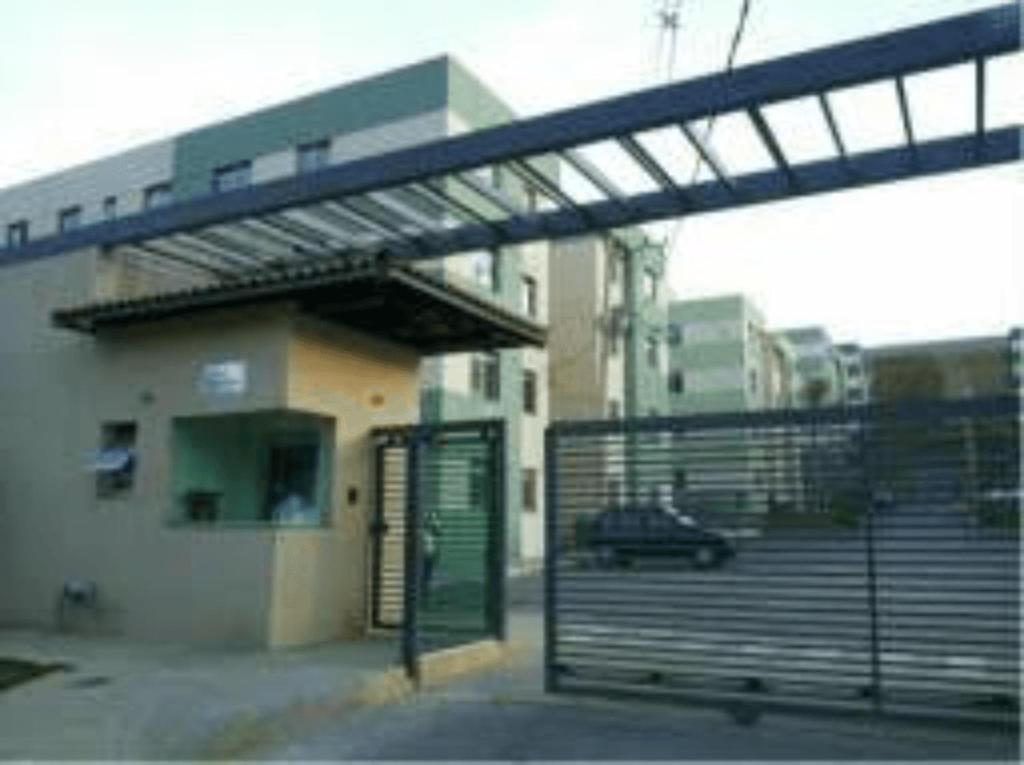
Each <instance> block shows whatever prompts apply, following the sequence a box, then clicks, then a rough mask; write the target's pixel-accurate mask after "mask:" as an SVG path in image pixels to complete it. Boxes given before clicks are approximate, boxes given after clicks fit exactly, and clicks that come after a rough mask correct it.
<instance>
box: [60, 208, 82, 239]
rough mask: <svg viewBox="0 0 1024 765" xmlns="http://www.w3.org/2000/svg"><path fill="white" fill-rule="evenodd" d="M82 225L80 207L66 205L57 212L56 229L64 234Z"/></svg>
mask: <svg viewBox="0 0 1024 765" xmlns="http://www.w3.org/2000/svg"><path fill="white" fill-rule="evenodd" d="M81 225H82V208H81V207H78V206H75V207H68V208H65V209H64V210H61V211H60V212H59V213H58V214H57V231H59V232H60V233H62V234H66V233H68V232H69V231H74V230H75V229H76V228H78V227H79V226H81Z"/></svg>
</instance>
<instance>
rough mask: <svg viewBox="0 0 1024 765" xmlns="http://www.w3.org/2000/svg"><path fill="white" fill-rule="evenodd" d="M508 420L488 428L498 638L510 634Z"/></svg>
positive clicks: (493, 625)
mask: <svg viewBox="0 0 1024 765" xmlns="http://www.w3.org/2000/svg"><path fill="white" fill-rule="evenodd" d="M506 427H507V426H506V424H505V421H504V420H502V421H501V422H500V423H497V424H496V425H495V426H493V427H489V428H488V429H487V446H488V450H489V451H490V463H491V475H492V476H493V481H492V486H491V496H492V497H493V501H492V502H491V507H490V518H489V519H488V525H489V526H490V528H489V533H488V535H487V537H488V539H487V543H488V549H487V581H488V585H489V586H488V588H487V596H488V598H487V600H488V616H489V619H488V622H489V624H488V627H489V629H490V632H491V634H492V635H493V636H494V637H495V638H496V639H498V640H505V638H506V637H507V635H506V633H507V615H506V613H505V577H506V573H507V571H506V568H507V565H508V541H507V534H506V528H507V521H508V519H507V518H506V505H505V496H506V489H507V486H506V480H507V479H506V476H507V474H506V470H505V438H506V435H505V430H506Z"/></svg>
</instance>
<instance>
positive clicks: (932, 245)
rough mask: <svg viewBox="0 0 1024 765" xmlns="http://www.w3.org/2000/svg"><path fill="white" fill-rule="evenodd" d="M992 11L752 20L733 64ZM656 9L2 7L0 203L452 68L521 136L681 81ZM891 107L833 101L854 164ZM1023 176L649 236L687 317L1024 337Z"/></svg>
mask: <svg viewBox="0 0 1024 765" xmlns="http://www.w3.org/2000/svg"><path fill="white" fill-rule="evenodd" d="M740 3H741V0H683V3H682V11H681V24H680V30H679V36H678V42H677V57H676V62H675V66H674V71H673V72H672V76H673V77H674V78H675V79H685V78H688V77H692V76H695V75H698V74H703V73H707V72H713V71H718V70H720V69H721V67H722V66H723V65H724V62H725V58H726V54H727V51H728V46H729V42H730V39H731V37H732V34H733V30H734V27H735V24H736V21H737V17H738V11H739V8H740ZM992 4H993V3H992V2H991V0H985V1H979V0H871V2H854V0H829V1H826V0H752V6H751V12H750V16H749V19H748V24H747V30H746V34H745V36H744V38H743V42H742V45H741V47H740V50H739V57H738V63H739V64H741V65H742V64H745V63H751V62H756V61H759V60H763V59H767V58H772V57H775V56H779V55H785V54H788V53H793V52H797V51H800V50H805V49H808V48H813V47H818V46H821V45H826V44H831V43H834V42H839V41H842V40H848V39H855V38H858V37H863V36H866V35H870V34H875V33H879V32H884V31H887V30H890V29H895V28H898V27H901V26H908V25H913V24H917V23H923V22H926V21H929V20H932V19H935V18H941V17H944V16H949V15H955V14H957V13H964V12H969V11H973V10H978V9H980V8H985V7H989V6H991V5H992ZM659 5H660V2H658V0H516V1H515V2H480V1H479V0H431V1H430V2H424V1H423V0H382V1H381V2H376V3H367V2H365V1H360V2H355V1H354V0H291V1H290V2H288V3H282V2H280V1H279V0H247V1H245V2H242V1H241V0H89V2H81V0H31V1H30V0H4V27H5V29H6V30H7V34H6V35H5V43H4V45H3V46H2V47H0V103H2V104H3V110H2V111H0V188H3V187H5V186H9V185H12V184H15V183H18V182H20V181H23V180H27V179H29V178H32V177H35V176H38V175H41V174H44V173H48V172H52V171H55V170H59V169H62V168H64V167H68V166H71V165H74V164H78V163H81V162H84V161H88V160H91V159H94V158H97V157H100V156H103V155H105V154H110V153H114V152H117V151H121V150H123V149H126V148H128V147H131V146H134V145H138V144H140V143H145V142H146V141H150V140H155V139H159V138H163V137H166V136H167V135H170V134H174V133H178V132H181V131H184V130H187V129H190V128H193V127H197V126H200V125H203V124H206V123H209V122H213V121H217V120H221V119H225V118H227V117H231V116H234V115H237V114H242V113H245V112H247V111H251V110H253V109H256V108H260V107H262V106H266V105H269V104H273V103H277V102H280V101H284V100H289V99H291V98H294V97H296V96H298V95H302V94H305V93H309V92H313V91H316V90H320V89H323V88H328V87H332V86H334V85H338V84H340V83H343V82H345V81H348V80H351V79H355V78H358V77H362V76H366V75H370V74H373V73H376V72H379V71H382V70H386V69H389V68H394V67H397V66H401V65H404V64H407V63H411V62H414V61H418V60H422V59H425V58H428V57H431V56H434V55H437V54H440V53H445V52H447V53H452V54H454V55H455V56H456V57H458V58H459V59H460V60H461V61H462V62H463V63H464V64H466V65H467V66H468V67H469V68H470V69H472V70H473V71H475V72H476V73H477V74H478V75H479V76H480V77H481V78H482V79H483V80H484V81H485V82H486V83H488V84H489V85H490V86H491V87H492V88H494V89H495V90H496V91H497V92H498V93H499V94H501V95H502V97H503V98H505V100H506V101H508V102H509V103H510V104H511V105H512V106H513V107H514V108H515V109H516V111H517V112H518V113H519V114H521V115H523V116H530V115H535V114H540V113H544V112H547V111H551V110H555V109H559V108H564V107H567V106H572V105H576V104H580V103H584V102H587V101H593V100H597V99H600V98H606V97H609V96H613V95H617V94H620V93H623V92H628V91H631V90H636V89H639V88H645V87H650V86H653V85H656V84H659V83H660V82H663V81H664V80H665V78H666V77H667V76H668V75H669V73H668V71H667V69H668V67H667V66H666V64H665V59H664V57H663V58H662V59H661V60H660V61H659V59H658V57H657V55H656V54H657V52H658V40H659V31H658V26H657V20H656V14H655V11H656V9H657V7H658V6H659ZM12 32H13V33H12ZM662 50H663V51H664V47H663V48H662ZM1017 66H1018V68H1017V69H1016V70H1012V69H1011V68H1009V67H1008V66H1002V67H1001V68H1000V69H999V71H997V72H993V85H992V87H993V101H994V109H995V112H996V113H994V115H993V116H994V118H996V117H997V118H998V119H999V120H1000V121H1002V122H1011V121H1012V122H1016V123H1019V122H1021V114H1022V113H1024V108H1021V103H1020V101H1021V100H1022V98H1024V97H1022V96H1021V95H1020V93H1021V92H1022V91H1024V89H1021V88H1020V87H1019V82H1020V81H1022V80H1024V77H1022V76H1021V74H1022V71H1021V69H1020V67H1019V63H1018V65H1017ZM1013 71H1016V72H1017V79H1016V80H1014V79H1013ZM969 82H970V80H969V72H966V71H964V72H960V73H959V74H957V73H956V72H951V73H950V75H948V76H946V79H941V78H939V79H935V80H934V81H931V80H927V78H922V80H921V81H920V82H917V81H912V82H911V84H910V86H909V87H910V90H911V101H912V103H914V105H915V116H918V115H919V118H920V119H921V125H920V126H919V127H920V130H921V132H922V133H923V134H925V136H926V137H927V136H928V135H930V134H932V133H934V135H936V136H937V135H939V134H941V133H942V131H943V130H946V132H949V130H948V127H949V126H950V125H953V126H957V125H959V124H963V125H967V124H969V120H970V111H969V109H970V104H971V99H972V97H973V96H972V92H971V90H970V88H969ZM1014 82H1015V83H1016V88H1013V86H1011V85H1008V83H1014ZM997 85H998V86H997ZM895 103H896V102H895V97H894V95H893V93H892V92H891V90H887V91H884V92H879V91H878V90H877V89H875V90H874V91H872V89H871V88H866V89H863V91H862V92H857V93H850V94H843V95H842V97H837V105H836V108H837V110H838V111H840V119H841V121H842V122H843V123H844V128H846V127H847V126H849V128H848V129H849V130H850V131H851V134H850V141H851V143H852V144H853V146H854V148H858V147H859V148H865V149H866V148H870V147H871V146H874V145H879V144H882V143H885V142H886V140H889V139H891V138H892V137H893V136H894V135H896V133H897V132H898V129H899V123H898V121H897V120H898V112H897V111H896V106H895ZM792 112H793V113H791V114H788V115H787V114H785V113H781V112H780V113H778V114H776V115H773V114H771V113H770V114H769V117H770V118H773V120H777V121H778V123H779V125H780V127H783V126H785V127H787V128H788V129H787V130H780V134H781V136H782V138H783V139H785V140H784V143H787V149H788V150H790V151H791V152H792V153H793V156H794V157H795V158H797V159H799V158H802V157H803V158H808V159H810V158H813V157H815V156H817V155H818V152H819V151H820V147H821V141H822V140H823V139H822V136H821V135H820V125H818V133H819V134H818V135H815V130H814V129H813V128H814V125H815V124H817V123H814V121H813V120H812V119H810V118H805V117H806V113H804V114H803V115H801V113H800V109H799V108H796V107H794V109H793V110H792ZM787 118H788V119H787ZM773 124H776V123H775V122H774V121H773ZM741 127H742V126H736V125H731V124H727V123H722V124H720V126H719V127H718V128H716V133H715V139H714V140H715V141H716V142H717V143H716V145H717V146H718V147H719V149H720V150H721V151H722V152H723V153H724V154H725V155H726V159H727V160H728V161H729V162H730V165H731V166H732V167H733V169H734V170H744V169H755V168H756V167H758V166H760V163H763V161H764V158H763V157H758V156H757V152H755V151H754V150H753V148H750V149H748V148H746V144H745V143H744V140H743V138H744V136H743V135H742V130H740V128H741ZM744 129H745V128H744ZM748 143H749V142H748ZM1022 172H1024V171H1022V169H1021V168H1020V167H1019V166H1007V167H1003V168H998V169H990V170H983V171H973V172H970V173H959V174H955V175H952V176H947V177H943V178H939V179H928V180H923V181H914V182H909V183H903V184H893V185H890V186H886V187H874V188H871V189H867V190H860V191H854V192H844V193H841V194H831V195H825V196H820V197H816V198H813V199H807V200H798V201H789V202H783V203H776V204H772V205H767V206H762V207H758V208H751V209H747V210H742V211H731V212H727V213H716V214H713V215H708V216H701V217H694V218H690V219H687V220H684V221H682V222H681V223H679V224H671V225H657V226H652V227H650V228H649V231H650V232H651V233H652V235H655V236H658V237H666V238H672V240H673V241H674V243H675V247H674V250H673V253H672V255H671V259H670V265H669V283H670V285H671V288H672V289H673V291H674V292H675V293H676V294H677V295H678V296H680V297H684V298H685V297H699V296H705V295H713V294H720V293H727V292H744V293H746V294H748V295H749V296H750V297H751V298H752V299H753V300H754V301H755V302H756V303H757V304H758V305H759V306H760V308H761V309H762V311H763V312H764V313H765V315H766V317H767V319H768V322H769V324H770V325H772V326H775V327H785V326H795V325H806V324H820V325H824V326H825V327H827V328H828V329H829V330H830V331H831V333H832V334H833V336H834V337H835V338H836V339H837V340H844V341H846V340H849V341H859V342H862V343H865V344H868V345H875V344H883V343H892V342H906V341H915V340H922V339H929V338H936V337H950V336H957V337H960V336H969V335H980V334H997V333H998V334H1002V333H1005V332H1006V331H1007V327H1008V325H1010V324H1011V323H1024V286H1022V285H1024V263H1022V256H1024V238H1022V236H1021V226H1022V224H1021V222H1020V219H1021V218H1022V217H1024V216H1021V215H1020V210H1021V203H1022V202H1024V199H1022V195H1021V189H1022V185H1021V183H1020V181H1021V179H1022ZM627 185H628V183H627Z"/></svg>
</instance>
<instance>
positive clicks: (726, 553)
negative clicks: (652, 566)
mask: <svg viewBox="0 0 1024 765" xmlns="http://www.w3.org/2000/svg"><path fill="white" fill-rule="evenodd" d="M588 542H589V545H590V548H591V550H592V551H593V554H594V559H595V561H596V563H597V564H598V565H599V566H602V567H604V568H610V567H612V566H617V565H618V566H625V565H629V564H630V563H632V562H633V561H634V560H637V559H640V558H663V559H664V558H686V559H688V560H689V561H690V562H692V563H693V565H694V566H696V567H697V568H715V567H717V566H720V565H721V564H722V563H724V562H725V561H726V560H728V559H729V558H731V557H732V556H733V555H735V554H736V550H735V548H734V547H733V545H732V543H731V542H730V541H729V540H728V539H727V538H726V537H725V536H724V535H722V534H720V533H718V532H716V531H712V530H710V529H706V528H704V527H703V526H701V525H700V524H698V523H697V522H696V521H694V520H693V518H691V517H690V516H688V515H685V514H683V513H680V512H678V511H676V510H675V509H674V508H670V507H664V506H639V507H622V508H612V509H609V510H605V511H604V512H602V513H600V514H599V515H597V516H596V517H595V518H594V521H593V525H592V526H591V528H590V534H589V539H588Z"/></svg>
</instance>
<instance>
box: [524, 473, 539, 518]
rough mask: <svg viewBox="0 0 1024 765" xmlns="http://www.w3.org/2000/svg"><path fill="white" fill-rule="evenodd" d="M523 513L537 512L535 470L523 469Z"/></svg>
mask: <svg viewBox="0 0 1024 765" xmlns="http://www.w3.org/2000/svg"><path fill="white" fill-rule="evenodd" d="M523 512H525V513H535V512H537V468H523Z"/></svg>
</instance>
